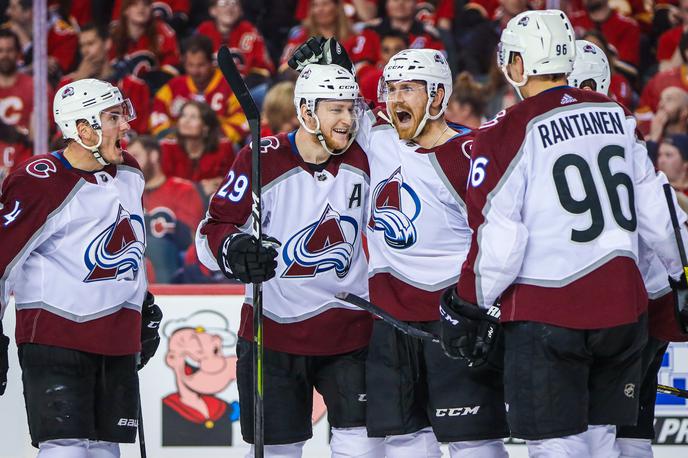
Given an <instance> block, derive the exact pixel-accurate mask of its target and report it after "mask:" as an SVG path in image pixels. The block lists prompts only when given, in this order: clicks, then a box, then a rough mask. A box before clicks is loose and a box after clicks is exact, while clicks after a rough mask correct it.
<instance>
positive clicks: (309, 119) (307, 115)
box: [299, 103, 316, 129]
mask: <svg viewBox="0 0 688 458" xmlns="http://www.w3.org/2000/svg"><path fill="white" fill-rule="evenodd" d="M299 110H301V119H303V122H304V123H306V125H307V126H308V127H309V128H311V129H315V125H316V122H315V119H314V118H313V112H312V111H311V110H309V109H308V107H307V106H306V104H305V103H302V104H301V105H300V106H299Z"/></svg>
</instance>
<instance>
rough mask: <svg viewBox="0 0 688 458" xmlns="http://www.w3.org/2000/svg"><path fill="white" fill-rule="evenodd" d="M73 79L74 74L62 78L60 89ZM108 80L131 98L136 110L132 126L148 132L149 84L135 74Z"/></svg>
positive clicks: (143, 132)
mask: <svg viewBox="0 0 688 458" xmlns="http://www.w3.org/2000/svg"><path fill="white" fill-rule="evenodd" d="M73 81H74V79H73V78H72V75H67V76H65V77H64V78H62V79H61V80H60V84H59V85H58V89H59V88H60V87H62V86H65V85H67V84H69V83H71V82H73ZM108 81H109V82H110V83H112V84H113V85H115V86H117V87H118V88H119V90H120V91H122V95H123V96H124V97H125V98H129V99H130V100H131V104H132V105H133V106H134V109H135V110H136V119H134V120H133V121H131V122H129V125H130V126H131V128H132V129H134V130H135V131H136V132H138V133H139V134H141V135H143V134H147V133H148V118H149V117H150V112H151V101H150V99H151V96H150V89H148V85H147V84H146V83H145V82H144V81H143V80H142V79H141V78H137V77H136V76H133V75H125V76H124V78H122V79H120V80H119V81H112V80H108Z"/></svg>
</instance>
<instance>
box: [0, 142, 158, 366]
mask: <svg viewBox="0 0 688 458" xmlns="http://www.w3.org/2000/svg"><path fill="white" fill-rule="evenodd" d="M124 157H125V162H124V164H123V165H120V166H114V165H109V166H107V167H105V168H104V169H103V170H102V171H99V172H93V173H89V172H83V171H80V170H75V169H73V168H72V167H71V166H70V165H69V162H67V160H66V159H65V158H64V157H63V156H62V153H61V152H59V151H58V152H55V153H52V154H46V155H42V156H35V157H33V158H31V159H30V160H28V161H27V162H26V163H25V164H24V165H23V166H21V167H20V168H19V169H18V170H17V171H16V172H13V173H12V174H10V175H9V176H8V178H7V179H6V180H5V182H4V183H3V188H2V196H1V197H0V202H1V203H2V205H1V206H0V208H1V210H0V246H2V247H3V249H2V250H1V251H0V272H1V280H0V305H2V309H3V311H4V309H5V307H6V306H7V303H8V301H9V296H10V293H12V292H13V293H14V296H15V303H16V308H17V326H16V339H17V343H19V344H21V343H40V344H45V345H53V346H58V347H65V348H74V349H78V350H82V351H87V352H92V353H99V354H110V355H123V354H132V353H136V352H138V351H140V333H141V314H140V310H141V304H142V302H143V298H144V295H145V293H146V287H147V283H146V273H145V268H144V259H143V256H144V252H145V243H146V239H145V229H144V220H143V208H142V204H141V196H142V194H143V187H144V180H143V175H142V173H141V171H140V170H139V167H138V164H137V163H136V160H134V158H132V157H131V156H130V155H128V154H127V153H124Z"/></svg>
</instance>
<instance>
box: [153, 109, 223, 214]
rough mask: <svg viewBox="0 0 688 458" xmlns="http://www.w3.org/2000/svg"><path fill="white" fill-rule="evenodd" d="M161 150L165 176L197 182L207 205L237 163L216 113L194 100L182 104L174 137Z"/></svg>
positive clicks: (165, 142)
mask: <svg viewBox="0 0 688 458" xmlns="http://www.w3.org/2000/svg"><path fill="white" fill-rule="evenodd" d="M160 147H161V151H162V161H161V163H162V170H163V172H164V173H165V175H166V176H168V177H179V178H185V179H187V180H191V181H194V182H196V183H198V184H199V185H200V187H201V191H202V194H203V196H204V198H205V201H206V202H207V201H208V199H210V196H211V195H212V194H213V193H214V192H215V190H216V189H217V187H218V185H219V184H220V182H221V181H222V177H223V176H224V174H225V172H226V171H227V170H229V168H230V166H231V165H232V162H233V161H234V152H233V150H232V144H231V143H230V142H229V141H228V140H227V139H225V138H222V137H221V130H220V123H219V122H218V119H217V116H216V115H215V112H214V111H213V110H212V109H211V108H210V107H209V106H208V105H207V104H206V103H203V102H197V101H195V100H189V101H187V102H185V103H184V104H183V105H182V107H181V110H180V115H179V120H178V122H177V128H176V131H175V135H174V137H172V138H169V139H164V140H162V141H161V142H160Z"/></svg>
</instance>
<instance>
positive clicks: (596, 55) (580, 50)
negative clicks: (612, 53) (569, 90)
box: [568, 40, 612, 95]
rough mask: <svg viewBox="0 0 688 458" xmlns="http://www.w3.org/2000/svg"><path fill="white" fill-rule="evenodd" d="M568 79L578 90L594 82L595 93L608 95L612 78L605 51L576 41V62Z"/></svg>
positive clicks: (593, 45)
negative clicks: (587, 83)
mask: <svg viewBox="0 0 688 458" xmlns="http://www.w3.org/2000/svg"><path fill="white" fill-rule="evenodd" d="M568 79H569V84H570V85H571V86H573V87H578V88H580V87H581V83H583V82H585V81H587V80H593V81H594V82H595V91H597V92H599V93H600V94H604V95H607V94H608V93H609V85H610V83H611V79H612V77H611V73H610V70H609V61H608V60H607V56H606V55H605V54H604V51H602V49H600V48H599V47H598V46H597V45H596V44H594V43H591V42H589V41H587V40H576V60H575V61H574V63H573V71H572V72H571V74H570V75H569V78H568Z"/></svg>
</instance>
